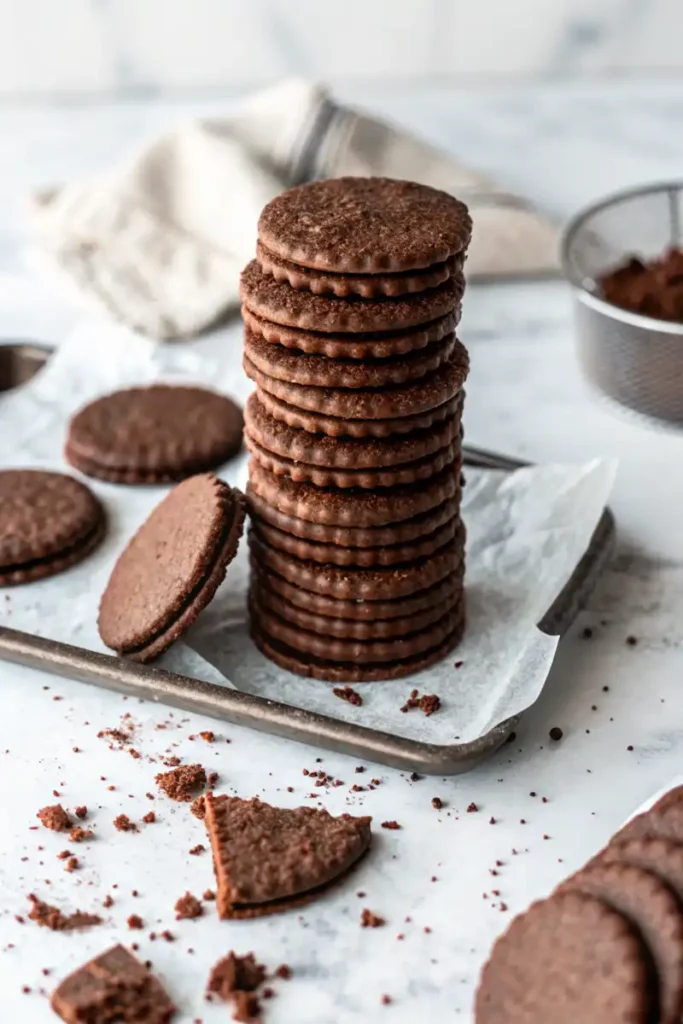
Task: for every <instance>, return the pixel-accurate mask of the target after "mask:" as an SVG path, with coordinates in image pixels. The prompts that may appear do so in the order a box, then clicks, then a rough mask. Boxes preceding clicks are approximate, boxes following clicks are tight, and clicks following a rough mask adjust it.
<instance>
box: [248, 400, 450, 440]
mask: <svg viewBox="0 0 683 1024" xmlns="http://www.w3.org/2000/svg"><path fill="white" fill-rule="evenodd" d="M316 390H321V391H322V390H324V389H323V388H320V389H316ZM351 393H353V392H351ZM259 401H260V402H261V404H262V405H263V407H264V409H265V410H266V411H267V412H268V414H269V415H270V416H272V417H273V419H276V420H279V421H280V422H281V423H285V424H286V425H287V426H288V427H294V428H295V429H296V430H306V431H308V432H309V433H311V434H327V436H328V437H335V438H336V437H344V438H360V439H365V438H369V437H379V438H385V437H394V436H395V435H397V434H413V433H415V432H417V431H421V430H427V429H429V428H430V427H432V426H434V425H435V424H439V423H443V421H444V420H446V419H448V418H449V417H451V416H453V415H454V414H455V412H456V411H457V410H458V409H459V408H460V407H461V405H462V392H458V393H457V394H455V395H454V396H453V397H452V398H450V399H449V400H448V401H447V402H444V403H443V405H439V406H437V407H436V408H434V409H430V410H429V411H428V412H423V413H418V414H417V415H415V416H396V417H394V418H393V419H387V420H375V419H367V420H354V419H346V418H345V417H344V416H343V415H342V416H328V415H326V414H324V413H318V412H311V411H310V410H308V409H297V408H296V406H294V405H290V404H289V403H288V402H283V401H282V400H281V399H280V398H276V396H275V395H271V394H270V392H268V391H265V390H261V391H259Z"/></svg>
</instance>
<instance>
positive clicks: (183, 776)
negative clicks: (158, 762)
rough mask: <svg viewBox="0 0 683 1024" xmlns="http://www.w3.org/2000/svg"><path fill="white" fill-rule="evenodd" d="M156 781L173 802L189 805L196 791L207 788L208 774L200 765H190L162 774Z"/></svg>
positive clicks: (156, 777)
mask: <svg viewBox="0 0 683 1024" xmlns="http://www.w3.org/2000/svg"><path fill="white" fill-rule="evenodd" d="M154 781H155V782H156V784H157V785H158V787H159V789H161V790H163V792H164V793H165V794H166V796H168V797H170V798H171V800H179V801H184V802H186V803H189V802H190V801H191V800H192V798H193V794H194V793H195V792H196V790H198V789H204V788H205V787H206V772H205V770H204V768H202V766H201V765H200V764H188V765H184V766H181V767H179V768H172V769H171V771H169V772H161V773H160V774H159V775H157V776H155V780H154Z"/></svg>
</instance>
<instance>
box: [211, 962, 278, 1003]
mask: <svg viewBox="0 0 683 1024" xmlns="http://www.w3.org/2000/svg"><path fill="white" fill-rule="evenodd" d="M265 979H266V969H265V967H264V966H263V965H262V964H259V963H257V962H256V958H255V957H254V954H253V953H247V954H246V956H238V955H237V954H236V953H234V952H232V951H230V952H229V953H228V954H227V956H224V957H223V958H222V959H221V960H219V961H218V963H217V964H215V965H214V966H213V968H212V969H211V974H210V975H209V981H208V984H207V992H210V993H211V994H212V995H216V996H218V998H219V999H222V1000H223V1001H224V1002H228V1000H230V999H234V998H235V996H236V995H237V994H238V993H242V994H247V993H252V992H254V991H256V989H257V988H258V987H259V986H260V985H262V984H263V982H264V981H265Z"/></svg>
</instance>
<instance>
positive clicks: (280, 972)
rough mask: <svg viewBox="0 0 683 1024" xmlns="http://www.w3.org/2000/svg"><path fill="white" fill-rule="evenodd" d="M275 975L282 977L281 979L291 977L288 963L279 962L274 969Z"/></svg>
mask: <svg viewBox="0 0 683 1024" xmlns="http://www.w3.org/2000/svg"><path fill="white" fill-rule="evenodd" d="M275 977H276V978H282V980H283V981H289V979H290V978H291V977H292V968H291V967H290V966H289V964H280V966H279V967H276V969H275Z"/></svg>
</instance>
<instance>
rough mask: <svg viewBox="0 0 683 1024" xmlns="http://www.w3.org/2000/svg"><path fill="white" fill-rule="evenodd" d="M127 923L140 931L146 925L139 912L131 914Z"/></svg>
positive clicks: (132, 928) (131, 927)
mask: <svg viewBox="0 0 683 1024" xmlns="http://www.w3.org/2000/svg"><path fill="white" fill-rule="evenodd" d="M126 924H127V925H128V927H129V928H130V929H131V930H135V931H140V930H141V929H142V928H144V927H145V922H144V921H143V920H142V918H141V917H140V916H139V915H138V914H131V915H130V917H129V918H128V920H127V921H126Z"/></svg>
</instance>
